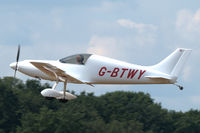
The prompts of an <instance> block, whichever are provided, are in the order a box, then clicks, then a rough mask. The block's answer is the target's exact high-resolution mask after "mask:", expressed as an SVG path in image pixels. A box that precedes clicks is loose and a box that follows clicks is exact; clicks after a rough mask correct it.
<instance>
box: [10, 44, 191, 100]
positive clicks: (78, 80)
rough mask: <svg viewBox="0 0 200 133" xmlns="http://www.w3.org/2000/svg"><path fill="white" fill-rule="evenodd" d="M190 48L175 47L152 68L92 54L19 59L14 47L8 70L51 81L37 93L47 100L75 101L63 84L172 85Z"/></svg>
mask: <svg viewBox="0 0 200 133" xmlns="http://www.w3.org/2000/svg"><path fill="white" fill-rule="evenodd" d="M191 51H192V50H191V49H185V48H178V49H176V50H175V51H174V52H173V53H172V54H170V55H169V56H168V57H166V58H165V59H164V60H162V61H161V62H160V63H158V64H156V65H153V66H140V65H135V64H130V63H126V62H123V61H118V60H115V59H111V58H108V57H103V56H99V55H94V54H77V55H72V56H68V57H66V58H63V59H60V60H56V61H51V60H24V61H20V62H19V61H18V60H19V54H20V46H19V47H18V52H17V59H16V62H14V63H11V64H10V67H11V68H12V69H14V70H15V74H14V77H15V76H16V71H20V72H21V73H23V74H26V75H28V76H31V77H34V78H39V79H44V80H51V81H55V84H54V85H53V87H52V88H47V89H44V90H43V91H41V94H42V96H44V97H45V98H47V99H53V98H56V99H59V100H60V101H61V102H66V101H68V100H72V99H75V98H76V96H75V95H73V94H71V93H69V92H67V91H66V85H67V83H75V84H86V85H91V86H93V84H175V85H176V86H178V87H179V88H180V90H182V89H183V87H182V86H180V85H178V84H176V82H177V78H178V75H179V73H180V72H181V70H182V69H183V67H184V64H185V62H186V60H187V58H188V56H189V55H190V53H191ZM59 82H64V88H63V91H58V90H56V89H55V88H56V86H57V85H58V83H59Z"/></svg>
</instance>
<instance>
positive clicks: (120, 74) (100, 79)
mask: <svg viewBox="0 0 200 133" xmlns="http://www.w3.org/2000/svg"><path fill="white" fill-rule="evenodd" d="M31 61H39V62H43V63H49V64H52V65H53V66H56V67H58V68H59V69H62V70H63V71H65V72H66V73H67V74H69V75H73V77H76V78H78V79H80V80H81V81H84V82H87V83H90V84H172V83H175V82H176V77H170V75H168V74H165V73H162V72H160V71H157V70H154V69H152V68H151V67H148V66H139V65H134V64H129V63H126V62H123V61H118V60H115V59H111V58H107V57H103V56H98V55H91V56H90V57H89V58H88V60H87V62H86V63H85V64H84V65H80V64H69V63H61V62H60V61H59V60H58V61H48V60H24V61H21V62H19V63H18V71H20V72H22V73H24V74H26V75H28V76H31V77H35V78H41V79H45V80H51V81H56V80H57V79H56V78H54V77H51V76H49V75H47V74H45V73H44V72H42V71H40V70H39V69H37V68H36V67H35V66H33V65H32V64H31V63H30V62H31ZM10 66H11V67H12V68H13V69H15V66H16V63H12V64H11V65H10ZM149 75H150V76H151V75H154V76H155V75H156V76H168V77H170V78H171V79H173V80H164V79H156V80H154V79H149V78H147V77H146V76H149ZM72 83H73V82H72Z"/></svg>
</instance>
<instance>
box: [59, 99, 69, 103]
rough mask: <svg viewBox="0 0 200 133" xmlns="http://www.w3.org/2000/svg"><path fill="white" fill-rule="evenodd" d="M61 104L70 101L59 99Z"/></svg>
mask: <svg viewBox="0 0 200 133" xmlns="http://www.w3.org/2000/svg"><path fill="white" fill-rule="evenodd" d="M59 102H61V103H66V102H68V100H67V99H59Z"/></svg>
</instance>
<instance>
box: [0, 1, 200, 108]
mask: <svg viewBox="0 0 200 133" xmlns="http://www.w3.org/2000/svg"><path fill="white" fill-rule="evenodd" d="M199 5H200V1H199V0H190V1H188V0H162V1H161V0H151V1H150V0H123V1H122V0H121V1H120V0H93V1H89V0H85V1H81V0H66V1H64V0H60V1H58V0H51V1H50V0H32V1H31V0H30V1H26V0H16V1H14V0H8V1H3V0H0V49H1V53H0V60H1V62H0V65H1V70H2V71H0V76H1V77H4V76H12V75H13V71H12V70H11V69H10V68H9V64H10V63H11V62H13V61H15V58H16V52H17V45H18V44H19V43H20V44H21V47H22V48H21V57H20V60H24V59H54V60H57V59H59V58H62V57H65V56H68V55H71V54H76V53H85V52H89V53H95V54H100V55H104V56H108V57H112V58H116V59H119V60H123V61H127V62H131V63H136V64H141V65H153V64H155V63H157V62H159V61H160V60H162V59H163V58H164V57H166V56H167V55H169V54H170V53H171V52H172V51H173V50H175V49H176V48H178V47H185V48H191V49H193V52H192V55H191V56H190V58H189V61H188V62H187V65H186V67H185V69H184V71H183V73H182V75H181V77H180V78H179V83H180V84H181V85H183V86H184V87H185V89H184V90H183V91H179V90H178V88H177V87H175V86H173V85H116V86H113V85H110V86H108V85H97V86H96V87H95V88H92V87H89V86H85V85H69V89H70V90H75V91H83V90H86V91H87V92H94V93H95V94H96V95H100V94H104V93H106V92H108V91H109V92H110V91H114V90H124V91H143V92H146V93H150V95H151V97H152V98H153V99H155V101H156V102H160V103H161V104H162V106H163V107H164V108H167V109H173V110H177V111H179V110H181V111H187V110H189V109H191V108H192V109H200V88H199V87H198V82H199V75H200V71H199V67H198V66H200V61H199V58H200V7H199ZM18 77H19V78H21V79H24V80H25V79H27V77H26V76H23V75H22V74H19V73H18ZM60 87H62V86H60ZM77 88H78V89H77Z"/></svg>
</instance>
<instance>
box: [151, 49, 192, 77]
mask: <svg viewBox="0 0 200 133" xmlns="http://www.w3.org/2000/svg"><path fill="white" fill-rule="evenodd" d="M191 52H192V50H191V49H185V48H178V49H176V50H175V51H174V52H173V53H171V54H170V55H169V56H168V57H166V58H165V59H164V60H162V61H161V62H160V63H158V64H156V65H154V66H152V68H153V69H155V70H158V71H160V72H163V73H166V74H169V75H172V76H176V77H178V75H179V73H180V72H181V70H182V69H183V67H184V65H185V62H186V60H187V59H188V57H189V55H190V53H191Z"/></svg>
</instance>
